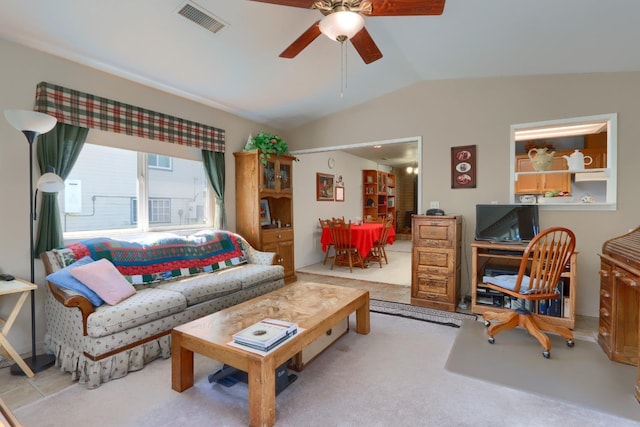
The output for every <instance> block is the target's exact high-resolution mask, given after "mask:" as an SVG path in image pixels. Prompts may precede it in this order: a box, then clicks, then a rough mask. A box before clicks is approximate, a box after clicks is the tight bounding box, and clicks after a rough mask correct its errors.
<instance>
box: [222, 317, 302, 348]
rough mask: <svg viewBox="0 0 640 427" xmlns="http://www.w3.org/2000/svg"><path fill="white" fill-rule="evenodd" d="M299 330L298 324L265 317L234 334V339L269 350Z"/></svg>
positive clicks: (239, 342)
mask: <svg viewBox="0 0 640 427" xmlns="http://www.w3.org/2000/svg"><path fill="white" fill-rule="evenodd" d="M297 332H298V324H297V323H293V322H287V321H284V320H277V319H263V320H261V321H259V322H258V323H254V324H253V325H251V326H249V327H248V328H245V329H243V330H241V331H240V332H238V333H236V334H234V335H233V341H234V342H235V343H238V344H242V345H246V346H248V347H251V348H255V349H257V350H263V351H269V350H270V349H272V348H273V347H275V346H277V345H278V344H280V343H281V342H283V341H285V340H286V339H288V338H290V337H292V336H294V335H295V334H296V333H297Z"/></svg>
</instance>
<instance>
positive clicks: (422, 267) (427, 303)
mask: <svg viewBox="0 0 640 427" xmlns="http://www.w3.org/2000/svg"><path fill="white" fill-rule="evenodd" d="M411 221H412V224H411V233H412V243H413V245H412V246H413V248H412V254H411V270H412V272H411V304H413V305H419V306H422V307H430V308H436V309H440V310H447V311H455V310H456V305H457V303H458V298H459V294H460V253H461V252H460V251H461V235H462V233H461V230H462V227H461V222H462V218H461V217H460V216H424V215H414V216H413V217H412V219H411Z"/></svg>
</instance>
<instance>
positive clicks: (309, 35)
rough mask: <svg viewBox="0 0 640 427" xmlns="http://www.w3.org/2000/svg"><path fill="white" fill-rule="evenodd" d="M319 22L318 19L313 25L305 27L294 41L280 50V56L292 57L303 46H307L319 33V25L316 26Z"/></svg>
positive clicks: (300, 50)
mask: <svg viewBox="0 0 640 427" xmlns="http://www.w3.org/2000/svg"><path fill="white" fill-rule="evenodd" d="M319 23H320V21H316V22H314V23H313V25H311V26H310V27H309V28H307V31H305V32H304V33H302V35H301V36H300V37H298V38H297V39H296V41H294V42H293V43H291V44H290V45H289V47H288V48H286V49H285V50H283V51H282V53H281V54H280V58H294V57H295V56H296V55H298V54H299V53H300V52H302V50H303V49H304V48H305V47H307V46H309V44H310V43H311V42H312V41H314V40H315V39H316V38H317V37H318V36H319V35H320V27H318V24H319Z"/></svg>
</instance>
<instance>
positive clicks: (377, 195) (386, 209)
mask: <svg viewBox="0 0 640 427" xmlns="http://www.w3.org/2000/svg"><path fill="white" fill-rule="evenodd" d="M389 216H390V217H391V218H393V225H394V226H395V225H396V223H397V214H396V176H395V175H394V174H392V173H388V172H383V171H378V170H375V169H364V170H363V171H362V218H363V219H366V218H368V217H371V218H372V219H378V218H386V217H389Z"/></svg>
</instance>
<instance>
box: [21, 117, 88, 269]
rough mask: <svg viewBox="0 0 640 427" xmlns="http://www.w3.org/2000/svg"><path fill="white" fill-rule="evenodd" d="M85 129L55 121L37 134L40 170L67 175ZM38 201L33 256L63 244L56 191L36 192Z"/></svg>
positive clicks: (85, 131)
mask: <svg viewBox="0 0 640 427" xmlns="http://www.w3.org/2000/svg"><path fill="white" fill-rule="evenodd" d="M88 134H89V129H87V128H82V127H79V126H73V125H68V124H64V123H58V124H57V125H56V126H55V128H53V130H52V131H50V132H47V133H46V134H43V135H40V137H39V138H38V143H37V146H38V148H37V151H38V166H39V167H40V173H41V174H43V173H45V172H46V171H47V167H48V166H53V167H54V168H55V170H56V174H58V176H60V177H61V178H62V179H63V180H64V179H66V178H67V176H69V173H70V172H71V169H72V168H73V165H74V164H75V162H76V160H77V159H78V155H80V151H82V147H83V146H84V142H85V141H86V139H87V135H88ZM40 194H42V203H41V204H40V213H39V214H38V234H37V236H38V238H37V241H36V246H35V251H34V256H35V257H37V256H39V254H41V253H42V252H44V251H48V250H50V249H53V248H59V247H61V246H63V244H64V241H63V238H62V232H63V230H62V222H61V220H60V209H59V207H58V193H40Z"/></svg>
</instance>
